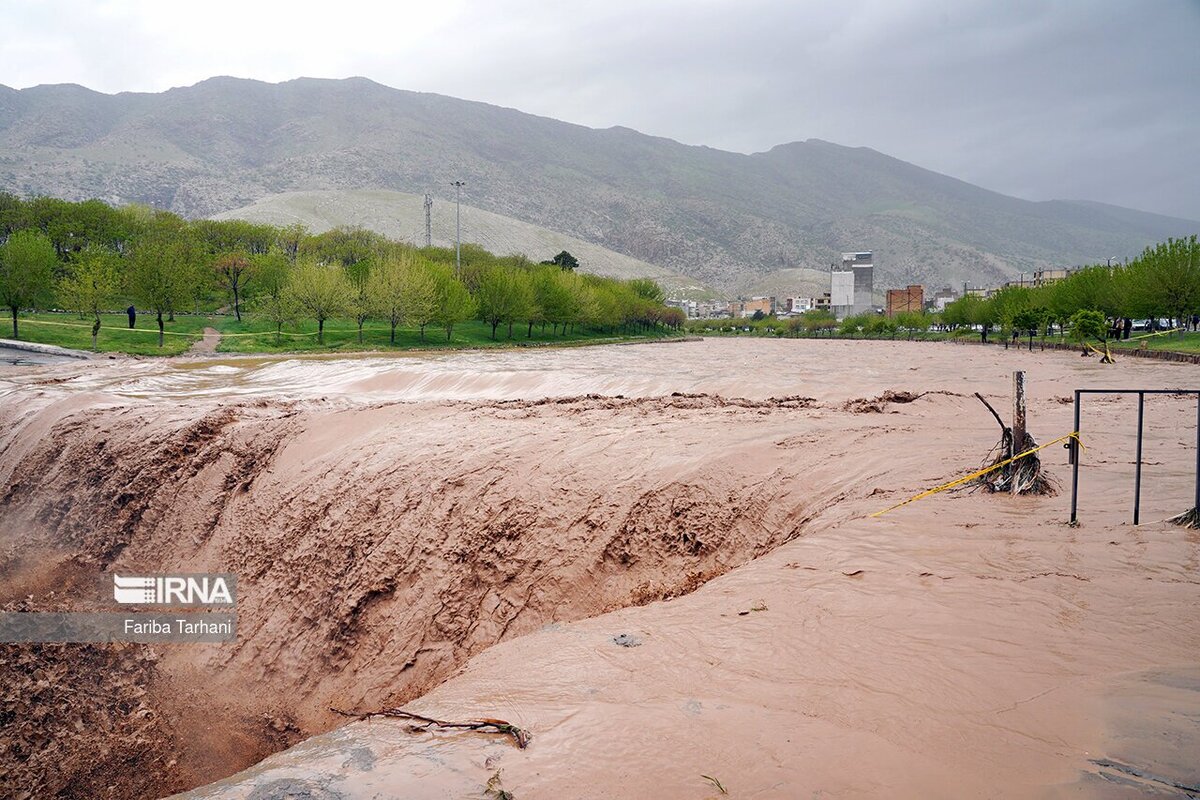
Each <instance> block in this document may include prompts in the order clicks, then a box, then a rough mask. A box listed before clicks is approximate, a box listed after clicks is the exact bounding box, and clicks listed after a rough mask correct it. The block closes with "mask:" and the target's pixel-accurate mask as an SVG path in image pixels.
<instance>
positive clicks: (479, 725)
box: [329, 706, 533, 750]
mask: <svg viewBox="0 0 1200 800" xmlns="http://www.w3.org/2000/svg"><path fill="white" fill-rule="evenodd" d="M329 710H330V711H332V712H333V713H335V714H341V715H342V716H343V717H354V718H355V719H370V718H371V717H392V718H395V719H410V720H414V721H415V722H417V723H419V724H415V725H409V726H408V729H409V730H410V731H427V730H429V729H430V728H450V729H455V730H465V731H481V732H482V733H499V734H502V735H504V736H511V737H512V740H513V743H514V744H515V745H516V746H517V747H519V748H520V749H522V750H524V749H525V748H526V747H528V746H529V742H530V740H531V739H533V736H531V735H530V733H529V731H527V730H524V729H523V728H518V727H517V726H516V725H513V724H512V723H511V722H506V721H505V720H502V719H487V718H484V719H474V720H470V721H468V722H445V721H443V720H440V719H434V718H432V717H423V716H421V715H420V714H414V713H412V712H411V711H405V710H404V709H403V708H384V709H380V710H379V711H368V712H366V713H358V712H354V711H343V710H342V709H340V708H334V707H333V706H330V707H329Z"/></svg>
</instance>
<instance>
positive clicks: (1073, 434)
mask: <svg viewBox="0 0 1200 800" xmlns="http://www.w3.org/2000/svg"><path fill="white" fill-rule="evenodd" d="M1068 439H1074V440H1075V441H1076V442H1078V443H1079V446H1080V447H1083V440H1082V439H1080V438H1079V431H1071V432H1070V433H1068V434H1067V435H1066V436H1060V437H1058V438H1057V439H1055V440H1054V441H1052V442H1046V443H1045V444H1042V445H1038V446H1037V447H1034V448H1032V449H1031V450H1026V451H1025V452H1024V453H1018V454H1017V455H1015V456H1013V457H1012V458H1006V459H1004V460H1003V461H1001V462H1000V463H998V464H993V465H992V466H990V467H986V468H984V469H981V470H977V471H976V472H972V473H971V474H970V475H964V476H963V477H961V478H958V479H957V480H953V481H950V482H949V483H943V484H942V485H941V486H937V487H935V488H933V489H926V490H925V491H923V492H921V493H920V494H916V495H913V496H912V497H910V498H908V499H907V500H905V501H903V502H901V503H897V504H896V505H894V506H892V507H891V508H885V509H883V510H882V511H876V512H875V513H874V514H871V515H870V516H872V517H879V516H882V515H884V514H886V513H887V512H889V511H895V510H896V509H897V508H900V506H906V505H908V504H909V503H915V502H916V501H917V500H922V499H924V498H926V497H929V496H930V495H935V494H937V493H938V492H944V491H946V490H947V489H953V488H954V487H956V486H962V485H963V484H964V483H969V482H970V481H973V480H975V479H976V478H978V477H980V476H981V475H987V474H988V473H989V472H995V471H996V470H998V469H1000V468H1001V467H1003V466H1007V465H1008V464H1011V463H1012V462H1014V461H1017V460H1019V459H1022V458H1025V457H1026V456H1031V455H1033V454H1034V453H1036V452H1037V451H1039V450H1045V449H1046V448H1047V447H1052V446H1053V445H1056V444H1058V443H1059V442H1065V441H1067V440H1068ZM1084 449H1086V448H1084Z"/></svg>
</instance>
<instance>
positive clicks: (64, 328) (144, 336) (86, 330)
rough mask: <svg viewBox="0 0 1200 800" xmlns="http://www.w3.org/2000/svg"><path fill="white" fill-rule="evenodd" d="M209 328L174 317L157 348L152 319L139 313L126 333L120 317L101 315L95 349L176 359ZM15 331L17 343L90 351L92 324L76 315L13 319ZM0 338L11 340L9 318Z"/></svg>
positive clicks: (200, 320) (201, 320)
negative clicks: (133, 327) (51, 345)
mask: <svg viewBox="0 0 1200 800" xmlns="http://www.w3.org/2000/svg"><path fill="white" fill-rule="evenodd" d="M212 324H213V322H212V319H210V318H208V317H205V316H191V315H188V316H183V315H179V316H176V317H175V321H174V322H168V323H166V325H165V326H164V330H165V331H166V333H167V335H166V336H164V337H163V346H162V347H159V346H158V325H157V324H156V323H155V320H154V316H153V315H150V314H142V313H139V314H138V316H137V327H136V328H135V329H133V330H130V329H129V320H128V319H127V318H126V316H125V315H124V314H101V315H100V335H99V337H98V338H97V340H96V349H97V350H98V351H99V352H101V353H130V354H132V355H142V356H170V355H176V354H178V353H182V352H184V351H185V350H187V349H188V348H189V347H191V346H192V344H194V343H195V342H197V341H199V339H200V335H201V333H202V332H203V330H204V328H205V326H208V325H212ZM214 327H215V326H214ZM17 329H18V331H19V333H20V339H21V341H25V342H37V343H39V344H53V345H58V346H59V347H70V348H72V349H75V350H91V349H92V320H91V319H90V318H88V319H80V318H79V315H78V314H54V313H42V314H20V315H19V316H18V317H17ZM179 334H183V335H179ZM0 336H2V337H3V338H5V339H9V338H12V318H11V317H9V318H7V319H6V320H5V321H4V324H3V326H0Z"/></svg>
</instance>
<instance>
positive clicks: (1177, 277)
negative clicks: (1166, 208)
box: [1133, 236, 1200, 324]
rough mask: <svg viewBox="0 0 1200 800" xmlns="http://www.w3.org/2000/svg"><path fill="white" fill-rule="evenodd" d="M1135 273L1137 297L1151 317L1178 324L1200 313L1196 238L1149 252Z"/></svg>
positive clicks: (1171, 242) (1170, 242) (1174, 241)
mask: <svg viewBox="0 0 1200 800" xmlns="http://www.w3.org/2000/svg"><path fill="white" fill-rule="evenodd" d="M1133 271H1134V272H1135V274H1136V286H1137V288H1136V290H1135V296H1136V297H1137V299H1138V301H1139V303H1140V305H1141V306H1142V308H1144V309H1145V310H1146V311H1148V312H1149V313H1150V315H1152V316H1156V317H1157V316H1160V315H1163V316H1167V317H1170V318H1171V319H1172V320H1173V321H1174V322H1175V323H1176V324H1179V323H1180V322H1181V321H1183V320H1185V319H1187V318H1188V317H1190V316H1191V315H1192V314H1194V313H1196V312H1197V310H1200V244H1197V242H1196V237H1195V236H1190V237H1188V238H1187V239H1168V240H1167V241H1166V242H1163V243H1161V244H1159V245H1156V246H1155V247H1152V248H1147V249H1146V251H1145V252H1144V253H1143V254H1142V256H1141V257H1140V258H1139V259H1138V260H1137V262H1135V265H1134V270H1133Z"/></svg>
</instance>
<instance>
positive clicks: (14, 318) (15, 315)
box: [10, 306, 21, 339]
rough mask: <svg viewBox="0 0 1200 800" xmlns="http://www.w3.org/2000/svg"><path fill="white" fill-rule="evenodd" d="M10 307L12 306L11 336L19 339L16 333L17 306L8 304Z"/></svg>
mask: <svg viewBox="0 0 1200 800" xmlns="http://www.w3.org/2000/svg"><path fill="white" fill-rule="evenodd" d="M10 308H12V315H13V338H14V339H20V338H21V337H20V336H19V335H17V307H16V306H10Z"/></svg>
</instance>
